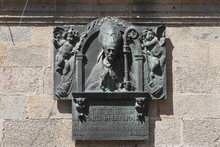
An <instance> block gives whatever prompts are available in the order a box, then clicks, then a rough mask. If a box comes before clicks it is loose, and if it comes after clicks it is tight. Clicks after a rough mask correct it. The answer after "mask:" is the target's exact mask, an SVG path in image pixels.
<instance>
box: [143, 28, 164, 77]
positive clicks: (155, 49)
mask: <svg viewBox="0 0 220 147" xmlns="http://www.w3.org/2000/svg"><path fill="white" fill-rule="evenodd" d="M164 33H165V26H160V27H158V28H157V31H156V33H155V32H154V31H153V30H152V29H148V28H146V30H144V31H143V32H142V34H141V47H142V50H143V53H144V54H146V58H147V60H148V61H147V62H148V64H149V71H150V78H152V77H153V76H154V72H155V71H156V69H157V68H159V66H161V67H162V66H163V65H164V62H165V61H164V60H165V55H164V52H163V50H162V48H161V46H163V45H164V44H165V34H164Z"/></svg>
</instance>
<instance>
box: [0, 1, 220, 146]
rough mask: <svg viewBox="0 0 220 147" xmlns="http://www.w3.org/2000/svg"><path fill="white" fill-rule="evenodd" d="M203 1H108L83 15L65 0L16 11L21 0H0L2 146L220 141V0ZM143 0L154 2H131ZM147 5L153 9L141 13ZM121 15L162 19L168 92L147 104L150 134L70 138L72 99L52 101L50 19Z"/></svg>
mask: <svg viewBox="0 0 220 147" xmlns="http://www.w3.org/2000/svg"><path fill="white" fill-rule="evenodd" d="M66 1H67V0H66ZM67 2H68V3H69V4H70V5H71V6H74V4H75V3H76V1H75V2H71V1H67ZM86 2H88V4H89V5H91V7H92V6H93V7H94V8H98V7H100V5H102V4H103V5H105V6H106V5H110V4H112V5H114V4H115V5H118V3H117V1H111V0H108V1H104V2H100V1H93V0H90V1H89V0H87V1H86ZM86 2H85V1H84V3H83V2H82V3H80V4H78V3H77V4H78V6H77V7H78V8H79V6H85V3H86ZM208 2H209V3H208ZM208 2H207V1H203V0H195V1H194V2H193V3H192V2H191V1H189V0H188V1H175V2H174V1H172V0H166V1H159V0H158V1H149V3H148V2H144V1H138V2H136V1H129V0H124V1H121V3H120V6H121V8H123V9H125V10H124V11H123V13H122V10H121V9H120V10H121V11H120V12H112V9H113V8H112V7H113V6H110V7H108V6H106V8H108V10H99V11H95V10H93V9H92V8H91V11H92V12H93V13H94V15H92V16H89V17H85V15H86V14H85V12H84V11H79V9H78V10H77V9H76V11H79V12H77V13H74V14H73V13H72V12H71V11H73V9H71V8H68V9H69V10H71V11H68V9H64V8H67V5H65V3H64V1H62V2H61V1H59V0H57V1H55V0H50V1H47V2H46V1H43V0H42V1H34V0H33V1H30V2H29V3H28V5H27V7H26V8H27V12H25V13H24V16H23V17H21V16H20V15H21V14H22V10H23V7H24V4H25V1H19V2H17V1H16V0H10V1H6V0H1V5H0V6H1V10H0V14H1V16H0V17H1V18H2V20H0V21H1V26H0V146H1V147H8V146H16V147H18V146H19V147H25V146H27V147H29V146H48V147H53V146H57V147H60V146H62V147H64V146H66V147H69V146H76V147H148V146H192V147H194V146H204V147H208V146H213V147H214V146H220V139H219V137H220V107H219V106H220V25H219V24H220V21H219V20H220V12H219V8H220V6H219V4H220V2H218V1H217V0H216V1H215V0H213V1H212V2H210V1H208ZM142 4H143V5H148V4H149V6H151V7H149V6H147V7H145V8H143V7H142V9H136V7H134V6H140V5H142ZM75 5H76V4H75ZM43 6H44V8H43ZM127 6H128V7H129V6H130V7H129V8H132V12H130V11H129V9H127ZM153 6H154V7H153ZM55 7H56V8H55ZM137 8H140V7H137ZM45 9H46V10H45ZM166 9H167V10H166ZM37 10H39V13H38V11H37ZM189 10H191V11H189ZM85 11H86V10H85ZM58 12H60V15H61V16H63V17H62V18H61V16H59V13H58ZM61 12H62V13H61ZM144 12H149V13H150V12H151V14H149V13H146V17H141V16H144V14H145V13H144ZM156 12H158V13H156ZM79 13H80V14H79ZM81 13H82V14H81ZM136 13H138V15H137V14H136ZM7 14H8V15H7ZM18 14H19V15H18ZM65 14H66V15H67V14H68V16H64V15H65ZM118 14H121V16H120V15H119V16H120V17H121V18H124V19H126V20H128V21H131V22H133V23H134V24H144V23H145V22H151V23H152V22H153V23H152V24H154V25H157V24H160V23H165V24H166V25H167V31H166V37H167V44H166V45H167V77H168V83H167V86H168V98H167V100H161V101H150V103H149V118H150V140H149V141H77V142H75V141H73V140H72V137H71V135H72V132H71V125H72V124H71V123H72V119H71V118H72V115H71V103H70V102H69V101H55V100H53V45H52V32H53V26H54V25H64V24H68V25H69V24H85V23H87V22H89V21H90V20H92V19H94V18H97V17H98V16H106V15H118ZM124 14H125V15H124ZM156 14H157V15H156ZM88 15H89V14H88ZM151 15H152V17H151ZM52 16H53V17H52ZM58 16H59V17H58ZM129 16H132V17H129ZM187 16H188V17H187ZM150 17H151V19H150V20H149V18H150ZM21 18H22V19H21ZM37 18H39V19H37ZM44 18H45V19H44Z"/></svg>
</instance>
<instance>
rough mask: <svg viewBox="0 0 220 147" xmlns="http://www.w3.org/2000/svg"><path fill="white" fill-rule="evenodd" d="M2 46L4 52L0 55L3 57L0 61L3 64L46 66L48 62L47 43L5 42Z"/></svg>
mask: <svg viewBox="0 0 220 147" xmlns="http://www.w3.org/2000/svg"><path fill="white" fill-rule="evenodd" d="M0 48H1V46H0ZM2 48H3V49H1V50H2V52H4V53H5V55H4V56H2V57H4V58H3V59H2V63H1V65H3V66H47V65H48V64H49V60H48V50H49V45H48V44H40V43H38V44H30V43H29V44H28V43H16V44H15V45H13V44H7V45H5V46H2ZM1 50H0V56H1Z"/></svg>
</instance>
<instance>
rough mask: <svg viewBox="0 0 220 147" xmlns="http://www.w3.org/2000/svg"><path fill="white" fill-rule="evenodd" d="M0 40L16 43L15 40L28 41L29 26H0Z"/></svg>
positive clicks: (29, 34)
mask: <svg viewBox="0 0 220 147" xmlns="http://www.w3.org/2000/svg"><path fill="white" fill-rule="evenodd" d="M0 34H4V35H1V36H0V42H10V43H11V44H16V42H28V41H31V37H32V35H31V27H24V26H1V27H0Z"/></svg>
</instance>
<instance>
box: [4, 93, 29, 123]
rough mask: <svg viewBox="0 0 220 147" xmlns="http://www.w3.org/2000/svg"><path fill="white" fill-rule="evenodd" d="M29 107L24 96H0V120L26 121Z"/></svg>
mask: <svg viewBox="0 0 220 147" xmlns="http://www.w3.org/2000/svg"><path fill="white" fill-rule="evenodd" d="M27 107H28V104H27V97H26V96H24V95H8V94H5V95H3V94H1V95H0V119H25V118H26V117H27Z"/></svg>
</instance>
